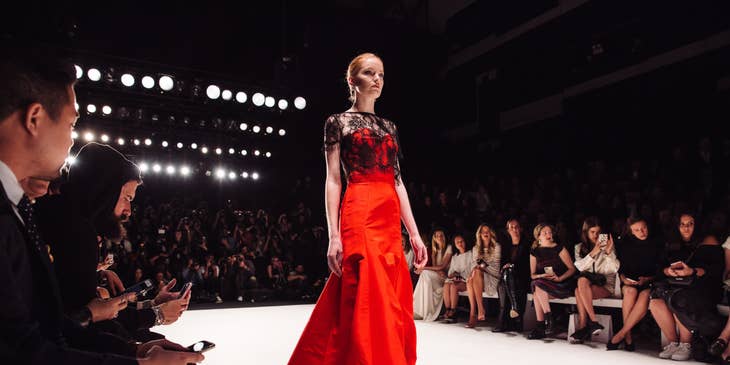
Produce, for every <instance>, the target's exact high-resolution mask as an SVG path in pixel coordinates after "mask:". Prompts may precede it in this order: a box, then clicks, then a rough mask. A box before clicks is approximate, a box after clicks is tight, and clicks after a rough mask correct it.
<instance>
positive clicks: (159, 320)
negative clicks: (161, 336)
mask: <svg viewBox="0 0 730 365" xmlns="http://www.w3.org/2000/svg"><path fill="white" fill-rule="evenodd" d="M152 311H153V312H155V326H159V325H162V324H165V315H164V314H163V313H162V309H161V308H160V306H159V305H157V306H154V307H152Z"/></svg>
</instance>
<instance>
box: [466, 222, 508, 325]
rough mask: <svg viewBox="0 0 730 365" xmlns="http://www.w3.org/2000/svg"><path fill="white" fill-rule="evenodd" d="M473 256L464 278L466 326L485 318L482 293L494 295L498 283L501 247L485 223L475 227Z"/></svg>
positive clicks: (475, 323)
mask: <svg viewBox="0 0 730 365" xmlns="http://www.w3.org/2000/svg"><path fill="white" fill-rule="evenodd" d="M473 256H474V257H473V262H474V269H472V271H471V274H470V275H469V278H468V279H467V280H466V290H467V292H468V293H469V323H467V324H466V328H474V327H476V325H477V320H479V321H483V320H485V312H486V311H485V309H484V300H483V297H482V293H483V292H486V293H487V295H489V296H495V295H497V285H499V269H500V268H501V267H502V265H501V262H500V261H501V258H502V257H501V256H502V249H501V246H500V245H499V243H497V235H496V234H495V233H494V230H493V229H492V228H491V227H489V226H488V225H486V224H481V225H479V227H478V228H477V233H476V244H475V245H474V248H473Z"/></svg>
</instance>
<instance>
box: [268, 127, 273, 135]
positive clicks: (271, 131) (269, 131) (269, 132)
mask: <svg viewBox="0 0 730 365" xmlns="http://www.w3.org/2000/svg"><path fill="white" fill-rule="evenodd" d="M266 133H268V134H271V133H274V128H273V127H266Z"/></svg>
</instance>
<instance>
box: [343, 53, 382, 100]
mask: <svg viewBox="0 0 730 365" xmlns="http://www.w3.org/2000/svg"><path fill="white" fill-rule="evenodd" d="M384 77H385V72H384V71H383V62H381V61H380V59H379V58H377V57H368V58H366V59H365V60H363V61H362V63H361V64H360V70H359V71H358V72H357V73H356V74H354V75H352V76H350V80H349V81H350V84H351V85H352V87H353V88H354V89H355V95H356V97H358V98H359V97H369V98H375V99H377V98H379V97H380V93H381V92H383V85H384V84H385V79H384Z"/></svg>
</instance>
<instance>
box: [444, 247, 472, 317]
mask: <svg viewBox="0 0 730 365" xmlns="http://www.w3.org/2000/svg"><path fill="white" fill-rule="evenodd" d="M454 246H455V247H456V251H457V252H456V254H455V255H454V257H452V258H451V265H449V274H448V275H447V277H446V280H445V281H444V305H445V306H446V313H445V314H444V317H443V319H444V321H446V322H448V323H453V322H455V321H456V304H457V303H458V302H459V292H460V291H464V290H466V279H465V278H467V277H469V274H470V273H471V271H472V269H473V268H474V261H473V259H472V258H473V255H472V251H471V250H469V251H467V250H466V241H465V240H464V237H462V236H461V235H456V236H454Z"/></svg>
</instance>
